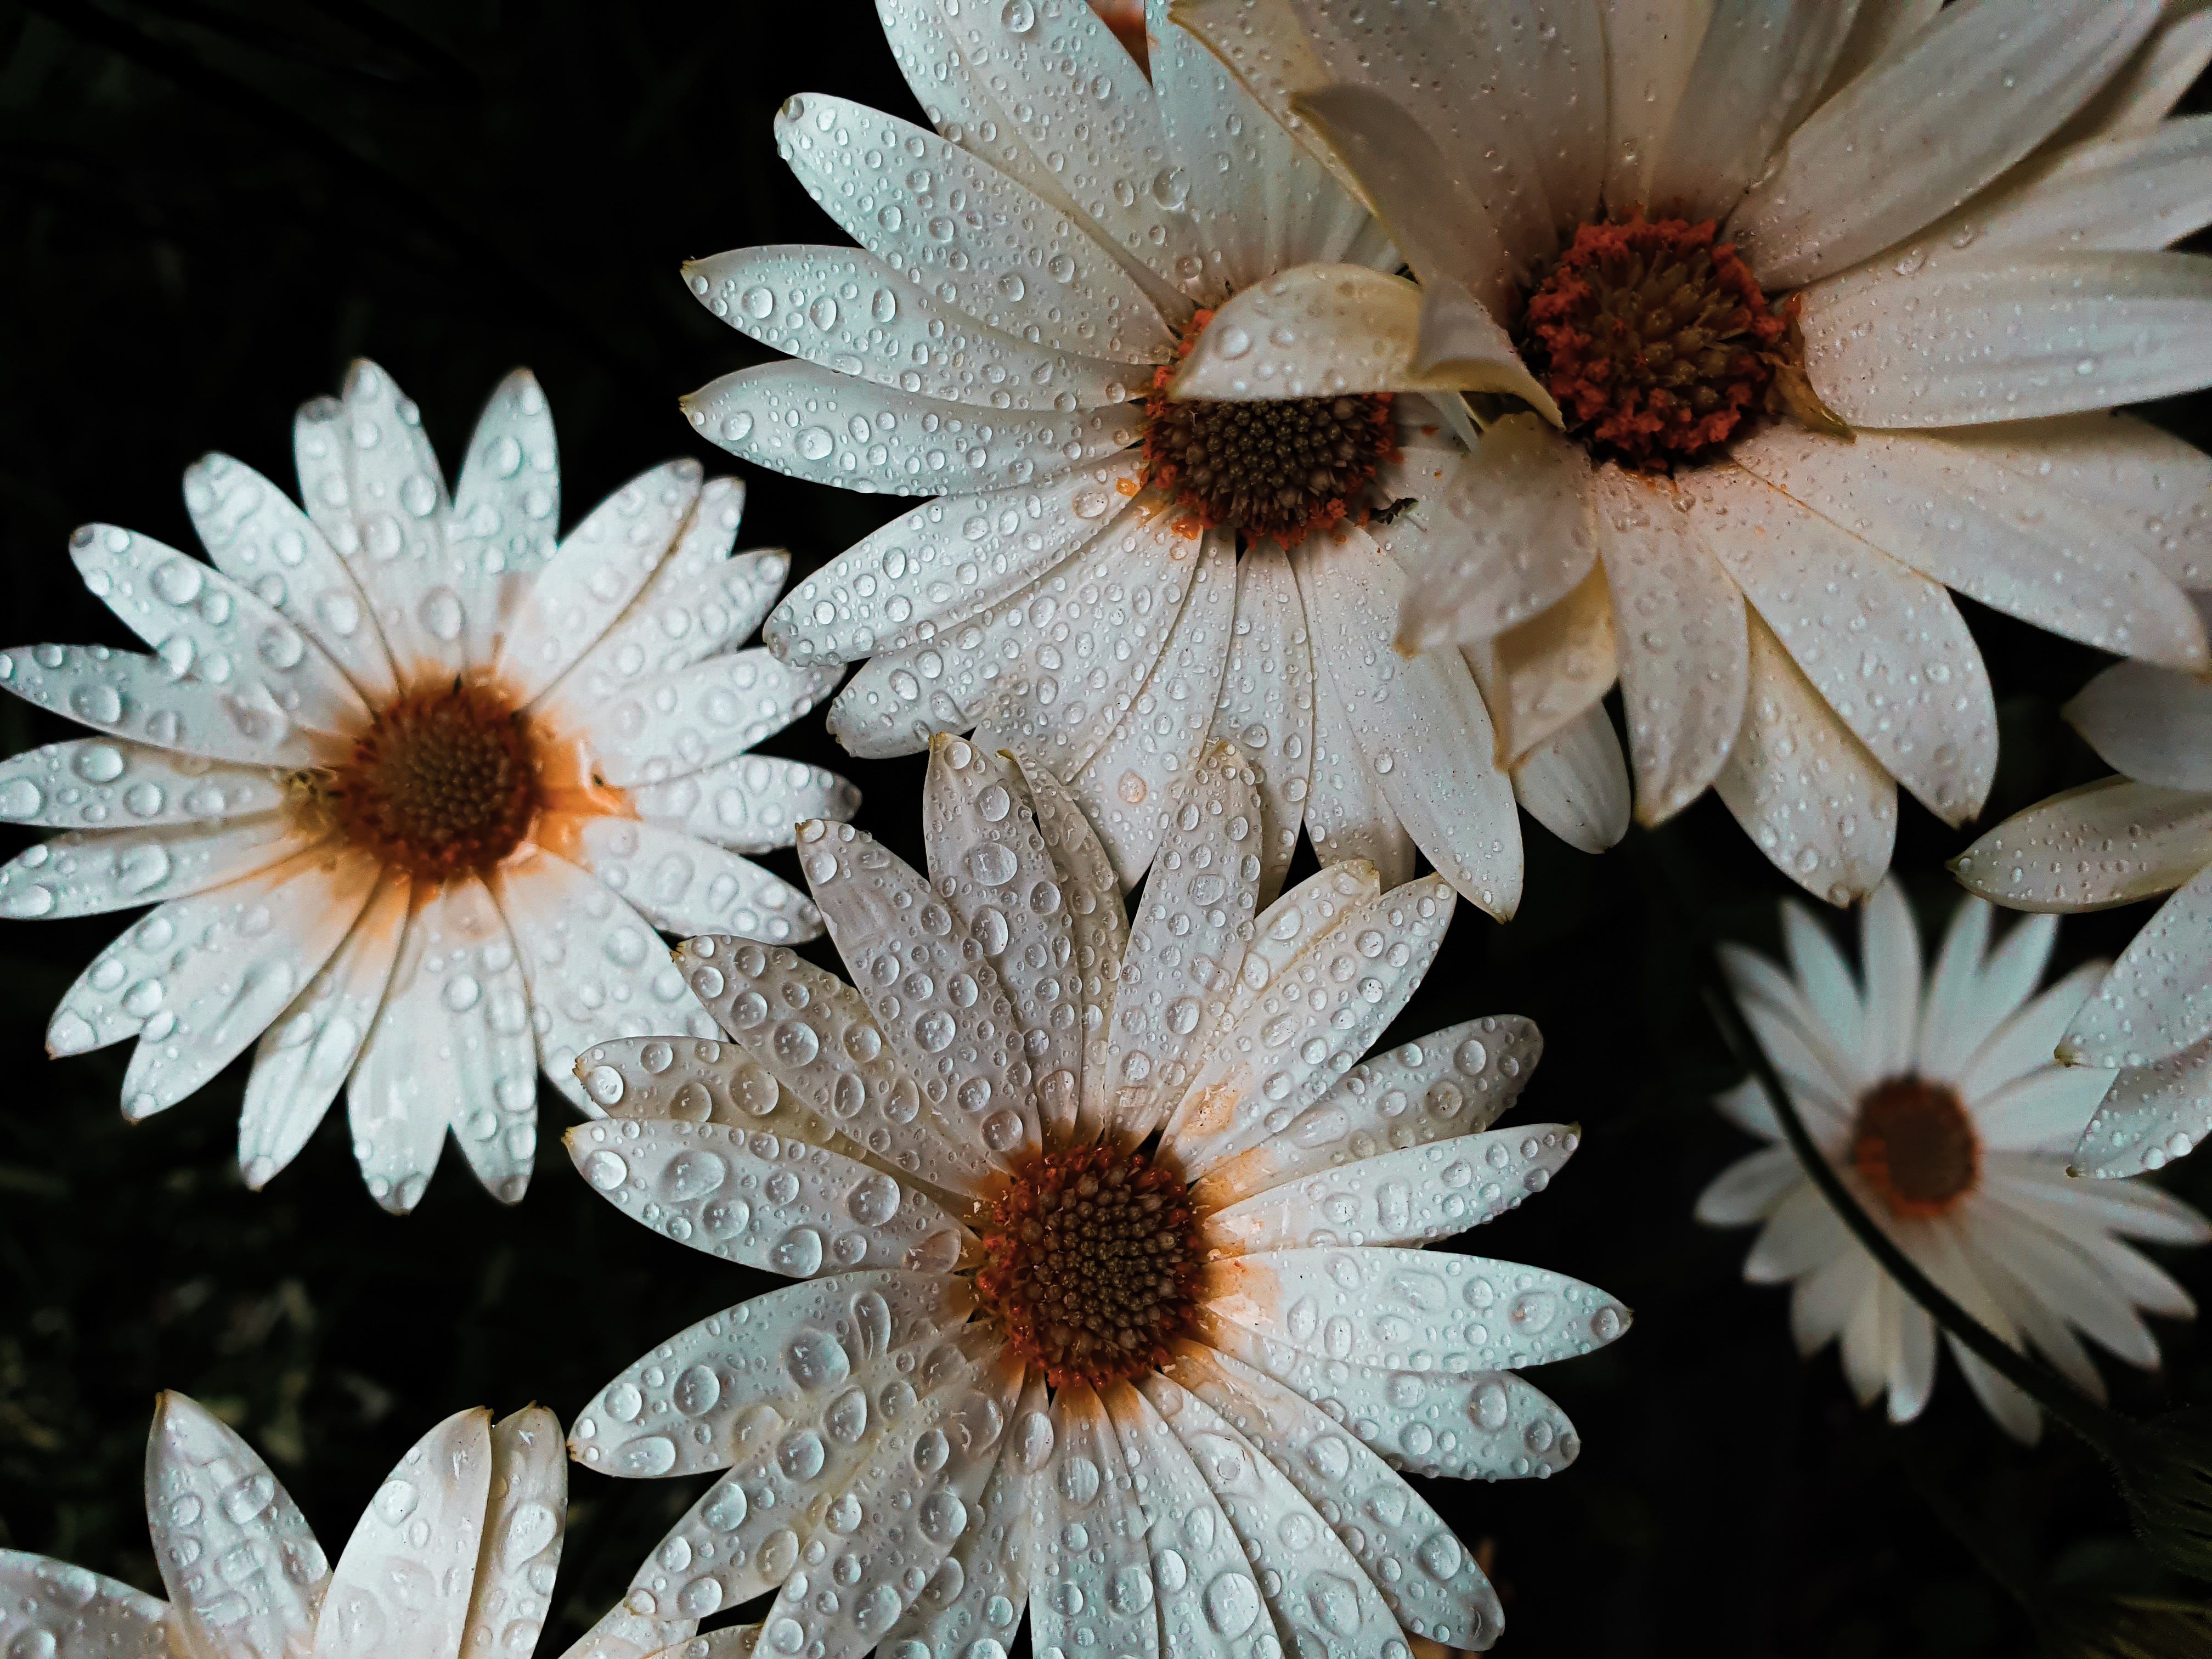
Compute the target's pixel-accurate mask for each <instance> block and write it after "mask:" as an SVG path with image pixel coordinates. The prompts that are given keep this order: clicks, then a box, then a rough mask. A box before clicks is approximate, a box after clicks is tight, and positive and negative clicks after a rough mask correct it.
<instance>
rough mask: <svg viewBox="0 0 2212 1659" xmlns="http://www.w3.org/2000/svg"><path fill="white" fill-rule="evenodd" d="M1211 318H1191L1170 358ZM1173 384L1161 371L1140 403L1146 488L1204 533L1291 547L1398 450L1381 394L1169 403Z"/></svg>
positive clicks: (1338, 515) (1344, 507)
mask: <svg viewBox="0 0 2212 1659" xmlns="http://www.w3.org/2000/svg"><path fill="white" fill-rule="evenodd" d="M1212 320H1213V313H1212V312H1210V311H1201V312H1200V313H1198V314H1197V315H1196V316H1194V317H1193V318H1192V319H1191V322H1190V326H1189V327H1188V329H1186V330H1185V331H1184V332H1183V338H1182V346H1181V347H1180V349H1178V352H1177V355H1178V356H1188V354H1189V351H1190V349H1191V345H1192V343H1194V342H1195V341H1196V340H1197V338H1198V337H1199V335H1200V332H1201V331H1204V329H1205V327H1206V324H1208V323H1209V322H1211V321H1212ZM1174 378H1175V370H1174V367H1173V365H1170V364H1164V365H1162V366H1161V367H1160V368H1158V370H1156V371H1154V373H1153V375H1152V395H1151V396H1150V397H1149V398H1146V400H1145V482H1146V483H1147V484H1150V485H1152V486H1153V487H1155V488H1157V489H1164V490H1165V491H1167V492H1168V493H1169V494H1170V495H1173V496H1174V497H1175V500H1176V505H1177V506H1179V507H1188V508H1189V509H1190V511H1191V513H1193V514H1194V516H1195V517H1196V519H1197V520H1198V522H1199V523H1200V524H1201V525H1203V526H1206V528H1208V529H1212V528H1214V527H1215V526H1224V527H1226V528H1228V529H1231V530H1236V531H1239V532H1243V536H1244V538H1245V540H1246V541H1247V542H1248V543H1251V542H1263V541H1273V542H1279V543H1281V544H1283V545H1284V546H1285V547H1295V546H1297V544H1298V543H1300V542H1302V541H1304V539H1305V538H1306V537H1307V535H1308V534H1310V532H1313V531H1316V530H1325V529H1327V528H1328V526H1331V525H1333V524H1335V523H1337V522H1339V521H1340V520H1342V519H1343V518H1344V517H1345V516H1346V514H1347V513H1351V512H1352V509H1353V507H1355V506H1356V505H1358V504H1359V503H1360V502H1361V501H1362V500H1363V498H1364V495H1365V494H1366V490H1367V486H1368V485H1369V483H1371V482H1373V480H1374V477H1375V474H1376V470H1377V469H1378V468H1380V467H1381V466H1382V465H1383V463H1384V462H1385V461H1388V460H1389V459H1391V458H1392V457H1393V456H1395V455H1396V454H1397V453H1398V441H1397V437H1396V435H1395V432H1394V431H1393V430H1392V428H1391V425H1390V394H1389V392H1361V393H1358V394H1348V395H1346V396H1344V397H1340V398H1256V399H1255V400H1253V401H1251V402H1249V403H1213V402H1210V401H1207V400H1205V399H1202V398H1201V399H1196V400H1189V401H1183V402H1176V401H1175V400H1173V399H1171V398H1169V396H1168V382H1169V381H1170V380H1173V379H1174ZM1361 516H1362V517H1364V507H1363V508H1362V510H1361Z"/></svg>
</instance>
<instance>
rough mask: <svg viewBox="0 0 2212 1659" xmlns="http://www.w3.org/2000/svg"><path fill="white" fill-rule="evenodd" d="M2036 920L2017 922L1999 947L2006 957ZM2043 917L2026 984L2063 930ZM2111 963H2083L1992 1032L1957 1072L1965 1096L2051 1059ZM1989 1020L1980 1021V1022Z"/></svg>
mask: <svg viewBox="0 0 2212 1659" xmlns="http://www.w3.org/2000/svg"><path fill="white" fill-rule="evenodd" d="M2035 920H2037V919H2033V918H2032V919H2031V920H2030V921H2023V922H2021V923H2020V924H2019V925H2017V926H2016V927H2015V928H2014V930H2013V933H2012V935H2011V936H2010V937H2009V938H2008V939H2006V941H2005V949H2004V950H2002V951H1999V952H1998V957H1999V958H2000V959H2002V957H2004V956H2005V955H2006V954H2007V953H2008V952H2009V951H2011V950H2012V949H2013V948H2014V947H2015V946H2016V945H2019V944H2020V943H2021V939H2022V937H2023V935H2025V934H2027V933H2028V932H2029V931H2030V928H2031V926H2032V924H2033V921H2035ZM2040 921H2041V926H2040V927H2039V929H2037V930H2036V931H2039V932H2040V933H2042V935H2043V938H2042V939H2041V941H2040V944H2041V945H2042V948H2041V949H2040V950H2039V951H2037V952H2036V953H2035V957H2034V962H2033V972H2032V973H2031V974H2029V975H2025V976H2024V982H2025V984H2027V985H2030V986H2032V985H2033V984H2034V982H2035V981H2036V980H2038V979H2040V978H2041V977H2042V976H2043V965H2044V960H2045V957H2047V956H2048V954H2049V947H2050V943H2051V939H2052V937H2053V936H2054V935H2056V933H2057V931H2058V930H2057V924H2056V922H2055V921H2053V920H2052V919H2051V918H2048V917H2045V918H2041V919H2040ZM2105 966H2106V964H2105V963H2101V962H2085V963H2082V964H2081V966H2080V967H2079V968H2076V969H2075V970H2074V971H2073V972H2072V973H2070V974H2069V975H2066V977H2065V978H2063V979H2062V980H2060V981H2058V982H2057V984H2056V985H2053V986H2051V987H2050V988H2049V989H2047V990H2045V992H2044V993H2043V994H2041V995H2040V996H2038V997H2036V998H2034V1000H2032V1001H2030V1002H2029V1003H2028V1004H2027V1006H2026V1007H2024V1008H2021V1010H2020V1012H2018V1013H2016V1014H2014V1015H2013V1016H2012V1017H2011V1018H2008V1019H2007V1020H2005V1021H2004V1022H2003V1023H2002V1024H2000V1025H1998V1026H1996V1028H1995V1029H1994V1030H1992V1031H1990V1032H1989V1033H1988V1034H1987V1035H1986V1036H1984V1039H1983V1041H1982V1042H1981V1043H1980V1045H1979V1046H1978V1048H1976V1049H1975V1050H1974V1051H1973V1054H1972V1059H1970V1060H1968V1061H1967V1062H1966V1065H1965V1066H1962V1067H1960V1069H1959V1070H1957V1071H1956V1072H1955V1073H1954V1077H1955V1079H1956V1080H1957V1083H1958V1088H1959V1094H1960V1098H1961V1099H1965V1100H1979V1099H1981V1098H1982V1097H1984V1096H1987V1095H1991V1094H1995V1093H1996V1091H1998V1090H2000V1089H2002V1088H2003V1087H2004V1086H2005V1085H2008V1084H2010V1083H2016V1082H2018V1081H2019V1080H2020V1079H2022V1078H2024V1077H2026V1076H2027V1075H2028V1073H2031V1072H2034V1071H2038V1070H2039V1069H2041V1068H2042V1067H2044V1066H2048V1065H2050V1064H2051V1054H2052V1051H2053V1050H2055V1049H2056V1048H2057V1047H2058V1039H2059V1038H2060V1037H2062V1036H2064V1035H2065V1034H2066V1027H2067V1026H2068V1025H2069V1024H2070V1023H2072V1021H2073V1018H2074V1015H2075V1012H2076V1011H2078V1010H2079V1009H2080V1008H2081V1004H2082V1002H2083V1001H2084V1000H2086V999H2087V996H2088V994H2089V993H2090V992H2091V991H2093V989H2095V988H2096V986H2097V982H2098V981H2100V980H2101V979H2102V978H2104V976H2105ZM1991 969H1992V975H1994V974H1995V972H1996V963H1992V964H1991ZM1985 1023H1986V1022H1985V1021H1977V1022H1976V1024H1985Z"/></svg>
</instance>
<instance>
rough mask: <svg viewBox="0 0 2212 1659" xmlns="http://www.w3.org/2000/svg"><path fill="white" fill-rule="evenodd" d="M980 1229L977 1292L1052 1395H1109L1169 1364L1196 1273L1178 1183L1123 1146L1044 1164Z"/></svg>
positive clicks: (1186, 1207)
mask: <svg viewBox="0 0 2212 1659" xmlns="http://www.w3.org/2000/svg"><path fill="white" fill-rule="evenodd" d="M980 1224H981V1232H982V1235H983V1251H984V1255H985V1258H986V1259H985V1262H984V1265H983V1267H981V1270H980V1271H978V1272H977V1273H976V1275H975V1289H976V1291H977V1293H978V1295H979V1296H980V1297H981V1300H982V1304H983V1306H984V1308H985V1310H987V1312H989V1313H990V1314H992V1315H993V1316H995V1317H996V1318H997V1319H998V1320H999V1322H1000V1324H1001V1325H1002V1326H1004V1328H1005V1329H1006V1340H1007V1342H1008V1343H1009V1344H1010V1345H1011V1346H1012V1347H1013V1349H1014V1351H1015V1352H1018V1353H1019V1354H1020V1355H1021V1356H1022V1357H1023V1358H1024V1359H1027V1360H1028V1361H1030V1363H1031V1364H1035V1365H1038V1366H1041V1367H1042V1368H1043V1370H1044V1374H1045V1377H1046V1380H1047V1381H1048V1382H1049V1383H1051V1384H1052V1385H1053V1386H1054V1388H1067V1387H1070V1386H1072V1385H1073V1384H1076V1383H1089V1384H1090V1385H1091V1387H1093V1388H1097V1389H1103V1388H1104V1387H1106V1386H1107V1385H1108V1384H1109V1383H1119V1382H1122V1381H1124V1380H1126V1379H1127V1378H1129V1377H1132V1376H1137V1375H1139V1374H1140V1373H1142V1372H1144V1371H1146V1370H1151V1369H1152V1368H1153V1367H1154V1366H1157V1365H1159V1364H1163V1363H1164V1362H1165V1360H1166V1359H1167V1358H1168V1346H1167V1345H1168V1343H1169V1341H1170V1340H1171V1339H1173V1338H1174V1337H1175V1336H1176V1334H1178V1333H1180V1332H1181V1331H1182V1328H1183V1325H1184V1322H1186V1321H1187V1320H1188V1317H1189V1315H1190V1307H1191V1299H1192V1296H1193V1292H1194V1288H1195V1285H1196V1282H1197V1278H1198V1268H1199V1249H1198V1240H1197V1236H1196V1234H1197V1230H1196V1227H1195V1225H1194V1217H1193V1213H1192V1210H1191V1205H1190V1198H1189V1195H1188V1193H1187V1192H1186V1190H1185V1189H1184V1187H1183V1183H1182V1181H1181V1180H1180V1179H1178V1178H1177V1177H1176V1176H1175V1175H1174V1174H1173V1173H1171V1172H1170V1171H1169V1170H1165V1169H1163V1168H1162V1167H1161V1166H1160V1165H1158V1164H1155V1163H1153V1162H1152V1160H1151V1159H1150V1158H1146V1156H1145V1155H1144V1154H1143V1153H1142V1152H1123V1151H1122V1150H1121V1148H1119V1147H1117V1146H1085V1147H1082V1148H1079V1149H1078V1150H1075V1151H1073V1152H1050V1153H1047V1154H1045V1155H1044V1156H1042V1157H1039V1158H1031V1159H1030V1160H1029V1161H1028V1162H1027V1163H1025V1164H1024V1165H1023V1166H1022V1167H1021V1168H1019V1169H1018V1170H1016V1171H1015V1172H1014V1174H1013V1175H1012V1176H1011V1177H1009V1178H1008V1179H1007V1181H1006V1184H1005V1186H1004V1187H1003V1188H1001V1189H1000V1191H999V1192H998V1193H997V1194H995V1195H994V1196H993V1197H992V1198H991V1199H990V1200H988V1201H987V1203H986V1204H985V1206H984V1209H983V1213H982V1215H981V1218H980Z"/></svg>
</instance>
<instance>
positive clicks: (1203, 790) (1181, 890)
mask: <svg viewBox="0 0 2212 1659" xmlns="http://www.w3.org/2000/svg"><path fill="white" fill-rule="evenodd" d="M1158 810H1159V814H1160V817H1161V819H1162V825H1163V833H1162V836H1161V842H1160V851H1159V856H1158V859H1157V860H1155V862H1154V866H1153V875H1152V879H1151V880H1149V881H1148V882H1146V885H1145V893H1144V896H1143V899H1142V901H1141V902H1140V903H1139V907H1138V908H1137V911H1136V913H1135V915H1133V916H1132V917H1131V918H1130V926H1129V942H1128V945H1127V948H1126V950H1125V951H1124V953H1123V955H1122V958H1121V982H1120V984H1119V985H1118V986H1117V987H1115V994H1114V1010H1113V1018H1112V1028H1111V1035H1110V1036H1109V1038H1108V1039H1107V1045H1106V1078H1105V1084H1106V1088H1107V1090H1108V1095H1107V1101H1108V1104H1109V1113H1110V1116H1111V1119H1112V1122H1113V1127H1114V1133H1115V1134H1116V1135H1117V1136H1119V1137H1120V1138H1121V1139H1122V1140H1124V1141H1125V1142H1127V1143H1130V1144H1133V1143H1135V1142H1137V1141H1139V1140H1141V1139H1144V1138H1145V1137H1146V1135H1148V1134H1150V1133H1152V1130H1153V1129H1154V1128H1156V1127H1158V1126H1159V1124H1160V1123H1161V1121H1163V1120H1164V1119H1167V1118H1169V1117H1170V1115H1171V1114H1172V1113H1173V1112H1174V1111H1175V1110H1176V1108H1177V1107H1178V1106H1179V1105H1180V1104H1181V1103H1182V1101H1183V1098H1184V1095H1185V1092H1186V1091H1188V1089H1189V1088H1190V1086H1191V1084H1192V1081H1193V1079H1194V1077H1195V1076H1196V1074H1197V1071H1198V1067H1199V1066H1200V1065H1201V1064H1202V1063H1203V1062H1204V1061H1205V1060H1206V1059H1207V1057H1208V1053H1207V1051H1208V1048H1209V1046H1210V1045H1211V1043H1212V1040H1213V1036H1214V1034H1215V1032H1216V1031H1218V1030H1219V1029H1220V1021H1221V1018H1222V1013H1223V1007H1224V1004H1225V1000H1226V998H1227V995H1228V994H1229V991H1230V989H1231V987H1232V986H1233V985H1234V984H1235V983H1236V975H1237V967H1238V965H1239V964H1240V963H1242V962H1243V957H1244V951H1245V947H1246V944H1247V942H1248V941H1249V939H1251V937H1252V931H1253V930H1252V920H1253V911H1254V909H1255V903H1256V900H1255V893H1256V891H1257V889H1258V887H1259V882H1260V858H1259V848H1258V844H1257V843H1258V841H1259V798H1258V785H1257V783H1256V781H1255V779H1254V778H1253V776H1252V773H1251V769H1249V767H1247V766H1246V765H1245V764H1244V763H1243V761H1241V760H1240V759H1238V758H1237V755H1236V752H1235V751H1234V750H1231V749H1230V748H1229V746H1228V745H1227V744H1216V745H1215V746H1214V747H1213V748H1212V750H1208V751H1207V752H1206V754H1204V755H1203V756H1201V757H1200V760H1199V763H1198V765H1197V766H1196V767H1194V769H1192V771H1191V773H1190V775H1189V778H1188V781H1187V782H1185V783H1184V784H1183V785H1182V787H1181V788H1180V789H1178V790H1177V791H1176V794H1175V795H1174V796H1173V797H1172V798H1171V799H1168V800H1166V801H1163V802H1161V803H1160V804H1159V809H1158Z"/></svg>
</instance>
